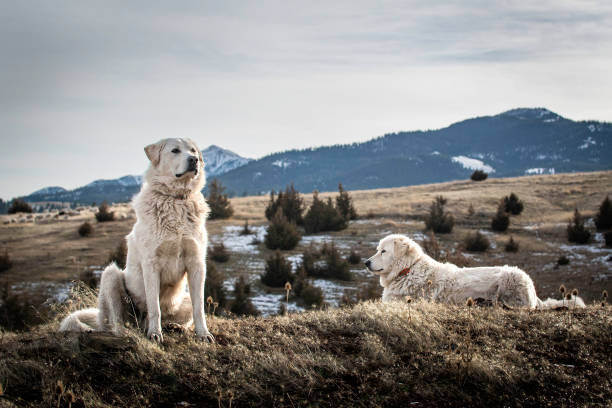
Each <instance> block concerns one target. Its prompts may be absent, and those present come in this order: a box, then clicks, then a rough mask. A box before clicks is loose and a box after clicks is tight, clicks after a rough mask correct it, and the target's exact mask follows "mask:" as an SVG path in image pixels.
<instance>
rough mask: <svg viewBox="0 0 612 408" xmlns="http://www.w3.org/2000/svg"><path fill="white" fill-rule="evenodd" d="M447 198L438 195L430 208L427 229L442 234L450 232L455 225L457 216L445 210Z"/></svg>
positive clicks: (426, 223) (426, 222) (426, 221)
mask: <svg viewBox="0 0 612 408" xmlns="http://www.w3.org/2000/svg"><path fill="white" fill-rule="evenodd" d="M446 202H447V200H446V198H444V197H442V196H438V197H436V199H435V200H434V201H433V202H432V203H431V207H430V208H429V215H428V216H427V217H426V218H425V225H426V226H427V229H430V230H432V231H433V232H436V233H440V234H448V233H450V232H451V231H452V230H453V226H454V225H455V217H453V216H452V214H450V213H448V212H445V211H444V206H445V205H446Z"/></svg>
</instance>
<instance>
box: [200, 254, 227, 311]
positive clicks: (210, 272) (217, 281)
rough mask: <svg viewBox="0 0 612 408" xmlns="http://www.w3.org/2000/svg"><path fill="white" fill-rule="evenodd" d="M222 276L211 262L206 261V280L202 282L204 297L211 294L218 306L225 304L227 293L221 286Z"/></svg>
mask: <svg viewBox="0 0 612 408" xmlns="http://www.w3.org/2000/svg"><path fill="white" fill-rule="evenodd" d="M223 281H224V276H223V274H222V273H221V272H219V271H218V270H217V268H216V267H215V265H214V264H213V263H211V262H206V282H205V284H204V298H208V297H209V296H211V297H212V298H213V300H214V301H215V302H218V303H219V307H221V308H223V307H225V305H226V304H227V295H226V294H225V287H224V286H223Z"/></svg>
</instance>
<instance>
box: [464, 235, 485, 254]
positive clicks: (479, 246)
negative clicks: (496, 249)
mask: <svg viewBox="0 0 612 408" xmlns="http://www.w3.org/2000/svg"><path fill="white" fill-rule="evenodd" d="M464 244H465V249H466V250H468V251H470V252H484V251H486V250H487V249H489V247H490V246H491V243H490V242H489V239H488V238H487V237H485V236H484V235H483V234H482V233H481V232H480V231H476V232H475V233H473V234H469V235H468V236H467V237H465V241H464Z"/></svg>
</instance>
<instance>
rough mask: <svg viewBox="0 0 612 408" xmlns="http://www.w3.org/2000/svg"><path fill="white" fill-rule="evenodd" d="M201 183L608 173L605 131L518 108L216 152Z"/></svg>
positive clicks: (129, 181)
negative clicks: (350, 139)
mask: <svg viewBox="0 0 612 408" xmlns="http://www.w3.org/2000/svg"><path fill="white" fill-rule="evenodd" d="M202 154H203V156H204V161H205V163H206V171H207V178H208V179H209V180H211V179H212V178H214V177H216V178H218V179H219V180H220V181H221V182H222V184H223V185H224V186H226V188H227V191H228V192H229V193H230V194H233V195H243V194H261V193H266V192H269V191H271V190H279V189H283V188H285V186H287V185H288V184H290V183H293V184H294V185H295V187H296V188H297V189H298V190H299V191H303V192H310V191H312V190H315V189H316V190H319V191H331V190H335V189H337V187H338V183H342V184H343V185H344V187H345V188H346V189H349V190H354V189H371V188H381V187H397V186H405V185H414V184H424V183H433V182H441V181H449V180H456V179H465V178H468V177H469V176H470V174H471V173H472V172H473V171H474V170H475V169H482V170H484V171H485V172H487V173H489V176H490V177H510V176H520V175H528V174H551V173H559V172H576V171H595V170H608V169H612V124H611V123H607V122H598V121H573V120H570V119H567V118H564V117H562V116H560V115H558V114H556V113H554V112H551V111H549V110H548V109H545V108H519V109H512V110H509V111H507V112H503V113H500V114H498V115H494V116H483V117H477V118H472V119H467V120H464V121H461V122H458V123H454V124H452V125H450V126H448V127H446V128H443V129H438V130H427V131H411V132H397V133H390V134H386V135H384V136H381V137H377V138H375V139H371V140H369V141H366V142H363V143H353V144H350V145H335V146H325V147H317V148H310V149H304V150H289V151H285V152H280V153H273V154H270V155H268V156H265V157H263V158H261V159H258V160H251V159H246V158H243V157H241V156H239V155H237V154H235V153H233V152H231V151H229V150H225V149H222V148H220V147H218V146H214V145H213V146H210V147H208V148H207V149H205V150H204V151H202ZM140 182H141V179H140V178H139V177H138V176H125V177H122V178H120V179H115V180H97V181H94V182H92V183H90V184H88V185H87V186H84V187H80V188H77V189H75V190H71V191H67V190H64V189H62V188H61V187H47V188H45V189H42V190H39V191H37V192H34V193H32V194H30V195H29V196H27V197H24V198H25V199H26V200H27V201H69V202H78V203H87V204H89V203H91V202H94V201H95V202H100V201H102V200H107V201H114V202H119V201H127V200H129V199H130V198H131V196H132V195H133V194H134V193H136V192H137V191H138V189H139V186H140Z"/></svg>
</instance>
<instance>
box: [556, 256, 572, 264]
mask: <svg viewBox="0 0 612 408" xmlns="http://www.w3.org/2000/svg"><path fill="white" fill-rule="evenodd" d="M569 263H570V260H569V258H568V257H567V256H565V255H561V256H560V257H559V259H557V265H559V266H562V265H567V264H569Z"/></svg>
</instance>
